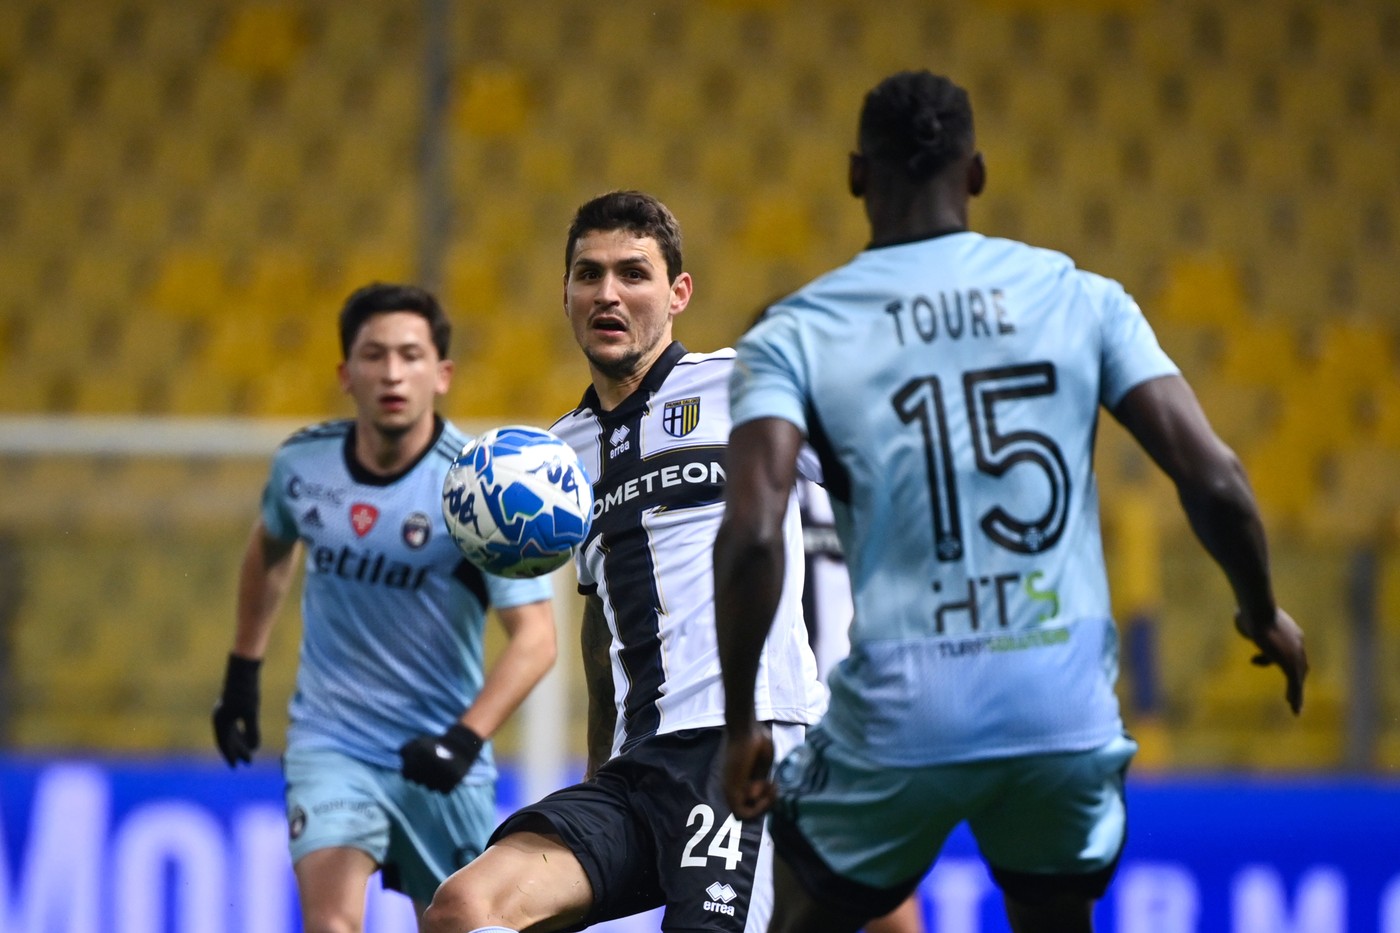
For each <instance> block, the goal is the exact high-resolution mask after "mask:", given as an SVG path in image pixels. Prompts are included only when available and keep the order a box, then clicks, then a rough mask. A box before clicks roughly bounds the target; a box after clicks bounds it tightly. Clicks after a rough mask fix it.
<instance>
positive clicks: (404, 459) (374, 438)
mask: <svg viewBox="0 0 1400 933" xmlns="http://www.w3.org/2000/svg"><path fill="white" fill-rule="evenodd" d="M434 430H435V419H434V418H433V417H432V416H431V415H429V416H428V417H426V418H421V419H419V420H418V422H416V423H415V424H414V425H413V426H412V427H410V428H409V429H408V430H407V431H404V432H402V433H397V432H385V431H381V430H380V429H379V428H378V427H377V426H376V425H375V424H374V423H373V422H370V421H367V420H365V419H363V418H361V419H357V420H356V422H355V459H356V460H357V461H358V462H359V464H360V466H362V467H364V468H365V469H366V470H368V471H369V472H371V473H374V474H377V475H379V476H392V475H394V474H395V473H402V472H403V471H404V470H405V469H407V468H408V467H409V466H410V465H411V464H412V463H414V462H415V461H416V460H417V459H418V458H419V457H421V456H422V455H423V451H424V450H425V449H427V446H428V445H429V444H430V443H432V440H433V433H434Z"/></svg>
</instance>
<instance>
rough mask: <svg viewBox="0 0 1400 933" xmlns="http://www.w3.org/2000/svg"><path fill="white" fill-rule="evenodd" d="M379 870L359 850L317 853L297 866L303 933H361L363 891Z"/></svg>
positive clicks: (339, 847)
mask: <svg viewBox="0 0 1400 933" xmlns="http://www.w3.org/2000/svg"><path fill="white" fill-rule="evenodd" d="M378 868H379V866H378V865H376V864H375V862H374V859H372V858H370V857H369V855H368V854H366V853H365V852H362V851H360V850H359V849H354V848H350V847H349V846H336V847H333V848H329V849H317V850H316V851H315V852H311V853H308V854H307V855H306V856H304V857H303V858H301V859H300V860H298V861H297V863H296V876H297V894H298V897H299V899H300V900H301V924H302V928H303V929H304V930H305V931H306V933H360V930H362V929H364V924H365V890H366V888H367V887H368V886H369V879H370V876H371V875H373V874H374V872H375V871H376V870H377V869H378Z"/></svg>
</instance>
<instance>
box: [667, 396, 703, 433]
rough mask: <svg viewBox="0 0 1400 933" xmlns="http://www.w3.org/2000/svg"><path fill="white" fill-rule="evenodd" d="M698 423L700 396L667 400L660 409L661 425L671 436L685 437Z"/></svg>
mask: <svg viewBox="0 0 1400 933" xmlns="http://www.w3.org/2000/svg"><path fill="white" fill-rule="evenodd" d="M699 423H700V396H698V395H697V396H695V397H694V398H683V399H677V400H676V401H674V402H667V403H666V407H665V408H663V409H662V410H661V426H662V427H663V428H665V429H666V433H667V434H669V435H671V436H672V437H685V436H686V435H687V434H689V433H690V432H691V431H694V430H695V426H696V425H697V424H699Z"/></svg>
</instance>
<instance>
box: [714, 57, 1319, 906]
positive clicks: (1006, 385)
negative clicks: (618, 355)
mask: <svg viewBox="0 0 1400 933" xmlns="http://www.w3.org/2000/svg"><path fill="white" fill-rule="evenodd" d="M985 178H986V174H985V169H984V167H983V161H982V156H981V155H980V154H979V153H978V152H977V150H976V147H975V143H974V137H973V126H972V109H971V105H970V104H969V102H968V98H967V94H966V93H965V92H964V91H963V90H962V89H961V88H959V87H958V86H957V85H956V84H954V83H953V82H951V81H949V80H948V79H947V78H944V77H940V76H936V75H933V74H930V73H929V72H927V71H920V72H903V73H900V74H896V75H893V76H892V77H890V78H888V79H886V80H885V81H883V82H881V83H880V84H879V85H878V86H877V87H875V88H874V89H873V90H872V91H871V92H870V93H869V94H868V95H867V97H866V99H865V103H864V107H863V109H862V112H861V116H860V123H859V137H858V150H857V152H856V153H855V154H853V155H852V157H851V160H850V190H851V192H852V194H853V195H855V196H856V197H858V198H861V199H863V200H864V202H865V210H866V215H867V217H868V219H869V222H870V229H871V241H870V245H869V247H868V248H867V249H866V250H865V251H863V252H862V253H860V254H859V255H858V256H856V257H855V258H854V259H853V260H851V261H850V262H848V263H847V264H846V265H844V266H842V267H840V268H838V269H836V270H835V271H833V272H830V273H828V274H826V275H824V276H821V277H820V278H818V279H816V280H815V281H813V282H811V283H809V284H808V285H807V286H805V287H804V288H802V289H800V290H799V291H798V292H796V293H795V294H793V295H792V296H790V297H788V298H786V299H784V300H782V301H779V302H778V303H777V304H775V305H774V306H773V307H772V308H771V309H770V310H769V312H768V314H767V315H766V316H765V317H764V319H763V320H762V321H761V322H760V323H759V324H758V325H757V326H756V327H754V328H753V329H752V330H751V331H750V332H749V333H748V334H747V335H746V336H745V337H744V338H743V340H741V341H740V343H739V345H738V347H737V351H738V360H737V362H736V364H735V369H734V377H733V381H732V383H731V407H732V413H733V422H734V425H735V427H734V429H733V432H732V434H731V436H730V443H729V461H728V462H729V484H728V488H727V493H726V510H725V517H724V522H723V524H722V527H721V530H720V533H719V536H718V538H717V540H716V544H715V551H714V562H715V587H716V595H715V604H716V606H715V609H716V611H715V617H716V619H717V620H718V622H719V626H720V631H719V637H720V660H721V664H722V666H723V671H724V673H723V677H724V683H725V688H726V730H727V737H728V743H727V746H726V748H727V751H726V763H725V781H726V790H727V793H728V795H729V801H730V804H731V806H732V807H733V808H734V811H735V812H736V813H738V814H740V815H742V816H745V817H747V816H751V815H753V814H755V813H760V812H763V811H764V810H766V809H767V808H769V807H770V806H772V807H773V811H772V815H771V818H770V820H771V824H772V831H773V836H774V840H775V846H776V852H777V857H776V858H775V868H774V876H775V886H776V895H775V897H776V904H775V910H774V920H773V924H772V927H771V929H772V930H774V931H782V933H799V931H800V933H823V931H833V933H836V931H842V933H844V931H854V930H856V929H858V928H859V927H860V925H861V924H862V922H864V921H865V920H867V919H868V918H870V917H874V916H878V915H880V914H882V913H883V912H885V911H887V910H889V909H890V908H891V907H893V906H894V905H895V904H898V903H899V902H900V901H901V900H902V899H903V898H904V897H905V896H906V895H908V893H909V892H910V891H911V890H913V888H914V886H915V885H916V884H917V883H918V881H919V879H920V878H921V877H922V876H923V874H924V872H925V871H926V870H927V869H928V868H929V866H930V865H931V864H932V863H933V861H934V860H935V859H936V858H937V856H938V852H939V849H940V847H941V846H942V845H943V842H944V840H945V839H946V838H947V835H948V833H949V832H950V831H951V830H952V829H953V828H954V827H955V826H956V825H957V824H958V823H960V822H963V821H966V822H967V823H968V824H969V827H970V828H971V830H972V833H973V835H974V836H975V837H976V839H977V843H978V846H979V848H980V850H981V853H982V855H983V857H984V858H985V859H986V861H987V863H988V865H989V867H990V869H991V873H992V875H993V877H994V878H995V880H996V882H997V884H998V885H999V886H1000V887H1001V890H1002V894H1003V900H1004V903H1005V906H1006V911H1007V914H1008V916H1009V918H1010V920H1011V925H1012V928H1013V929H1015V930H1017V931H1018V933H1028V931H1029V933H1041V931H1057V933H1079V931H1089V930H1091V929H1092V910H1093V904H1094V901H1095V900H1097V899H1098V898H1099V897H1100V896H1102V894H1103V892H1104V890H1105V889H1106V887H1107V885H1108V883H1109V881H1110V879H1111V877H1112V874H1113V870H1114V867H1115V866H1116V864H1117V861H1118V857H1119V854H1120V852H1121V850H1122V845H1123V840H1124V827H1125V812H1124V802H1123V774H1124V769H1125V767H1126V766H1127V764H1128V761H1129V760H1130V758H1131V757H1132V755H1133V752H1134V750H1135V745H1134V743H1133V742H1132V741H1131V739H1129V738H1128V737H1127V736H1126V735H1124V733H1123V725H1122V721H1121V719H1120V718H1119V712H1118V704H1117V701H1116V698H1115V695H1114V691H1113V685H1114V679H1115V677H1116V672H1117V658H1116V636H1115V630H1114V625H1113V621H1112V619H1111V618H1110V615H1109V599H1108V587H1107V583H1106V576H1105V572H1104V558H1103V549H1102V544H1101V542H1100V529H1099V514H1098V502H1097V497H1096V492H1095V486H1094V474H1093V470H1092V455H1093V445H1094V428H1095V424H1096V422H1097V419H1098V416H1099V409H1100V407H1103V408H1106V409H1108V411H1109V412H1110V413H1112V414H1113V416H1114V417H1116V418H1117V419H1118V420H1119V421H1121V422H1122V423H1123V424H1124V425H1125V426H1126V427H1127V429H1128V430H1129V432H1130V433H1131V434H1132V435H1133V436H1134V437H1135V438H1136V439H1137V441H1138V442H1139V443H1140V444H1141V445H1142V446H1143V448H1144V449H1145V450H1146V451H1147V453H1148V454H1149V455H1150V456H1151V457H1152V458H1153V459H1154V460H1155V461H1156V463H1157V464H1158V465H1159V466H1160V467H1161V468H1162V470H1163V471H1165V472H1166V474H1167V475H1168V476H1169V477H1170V478H1171V479H1172V481H1173V482H1174V483H1175V484H1176V487H1177V490H1178V493H1179V495H1180V500H1181V504H1182V507H1183V508H1184V510H1185V512H1186V514H1187V517H1188V518H1189V520H1190V522H1191V526H1192V528H1193V529H1194V530H1195V532H1196V534H1197V536H1198V537H1199V539H1200V541H1201V543H1202V544H1203V545H1204V546H1205V548H1206V550H1207V551H1208V552H1209V553H1210V555H1211V556H1212V557H1213V558H1214V559H1215V561H1216V562H1217V563H1218V564H1219V565H1220V567H1221V569H1222V570H1223V571H1224V573H1225V576H1226V577H1227V579H1228V580H1229V583H1230V585H1231V587H1232V589H1233V591H1234V595H1235V598H1236V600H1237V601H1238V611H1237V614H1236V616H1235V623H1236V627H1237V628H1238V630H1239V631H1240V632H1241V634H1243V635H1244V636H1245V637H1246V638H1248V639H1250V640H1252V641H1253V642H1254V643H1255V645H1256V646H1257V648H1258V655H1257V657H1256V659H1255V660H1256V662H1257V663H1260V664H1277V665H1278V666H1279V667H1281V668H1282V670H1283V672H1284V674H1285V677H1286V681H1287V685H1286V694H1285V696H1286V700H1287V702H1288V704H1289V706H1290V707H1291V708H1292V709H1293V711H1294V712H1295V713H1297V712H1298V711H1299V710H1300V708H1301V705H1302V699H1303V681H1304V677H1305V675H1306V673H1307V660H1306V656H1305V654H1304V651H1303V637H1302V632H1301V631H1300V630H1299V628H1298V626H1297V625H1296V624H1295V623H1294V621H1293V620H1292V619H1291V618H1290V617H1289V616H1288V614H1287V613H1285V612H1284V611H1283V610H1281V609H1279V608H1278V607H1277V606H1276V604H1275V602H1274V596H1273V591H1272V586H1271V583H1270V575H1269V567H1268V560H1267V555H1266V549H1265V539H1264V532H1263V529H1262V526H1261V523H1260V520H1259V514H1258V510H1257V508H1256V505H1255V501H1254V497H1253V494H1252V493H1251V492H1250V488H1249V484H1248V482H1247V480H1246V478H1245V475H1244V472H1243V470H1242V468H1241V466H1240V463H1239V460H1238V459H1237V458H1236V457H1235V455H1234V453H1233V452H1231V450H1230V449H1229V448H1228V447H1227V446H1226V445H1225V444H1224V443H1223V442H1222V441H1221V440H1220V439H1219V438H1218V437H1217V436H1216V435H1215V433H1214V431H1212V429H1211V427H1210V425H1209V423H1208V422H1207V420H1206V417H1205V415H1204V414H1203V413H1202V411H1201V408H1200V405H1199V404H1198V403H1197V401H1196V398H1195V396H1194V395H1193V394H1192V392H1191V389H1190V388H1189V387H1188V385H1187V384H1186V382H1185V381H1184V380H1183V379H1182V378H1181V376H1180V374H1179V372H1178V371H1177V368H1176V367H1175V366H1174V365H1173V364H1172V362H1171V360H1169V359H1168V358H1167V356H1166V355H1165V354H1164V353H1163V352H1162V350H1161V349H1160V348H1159V346H1158V344H1157V341H1156V338H1155V336H1154V335H1153V333H1152V330H1151V328H1150V327H1149V326H1148V324H1147V322H1146V320H1145V319H1144V318H1143V315H1142V313H1141V312H1140V311H1139V309H1138V307H1137V305H1136V304H1135V303H1134V302H1133V300H1132V299H1131V298H1130V297H1128V295H1127V294H1126V293H1125V292H1124V290H1123V288H1122V287H1121V286H1120V285H1118V284H1117V283H1116V282H1113V281H1111V280H1109V279H1105V278H1102V277H1100V276H1097V275H1094V274H1092V273H1089V272H1085V271H1081V270H1079V269H1077V268H1075V266H1074V264H1073V263H1072V262H1071V261H1070V260H1069V259H1068V258H1067V257H1065V256H1063V255H1061V254H1059V253H1054V252H1050V251H1048V250H1043V249H1036V248H1033V247H1031V246H1027V245H1025V244H1023V243H1018V242H1013V241H1009V240H1002V239H993V238H989V237H985V236H982V235H980V234H978V233H975V232H972V231H970V230H969V229H968V225H967V218H968V202H969V199H970V198H971V197H973V196H975V195H977V194H979V193H980V192H981V191H982V187H983V184H984V181H985ZM804 439H805V440H807V441H810V443H811V444H812V446H813V447H815V448H816V449H817V451H818V453H819V455H820V457H821V459H822V461H823V472H824V476H825V484H826V488H827V490H828V491H829V492H830V494H831V497H832V500H833V508H834V512H835V521H836V528H837V534H838V537H839V539H840V542H841V545H842V547H843V550H844V551H845V554H846V557H847V561H848V563H849V567H850V574H851V578H852V588H853V593H854V602H855V620H854V623H853V625H852V629H851V643H852V647H851V652H850V655H849V656H848V657H847V658H846V659H845V660H844V661H842V662H840V664H839V665H838V666H837V668H836V670H835V672H834V673H833V674H832V675H831V677H830V686H831V703H830V707H829V709H828V712H827V714H826V716H825V717H824V718H823V720H822V722H821V723H820V724H819V725H818V726H816V727H815V728H813V729H812V730H810V731H809V733H808V735H807V739H806V741H805V742H804V744H803V746H801V747H800V748H799V749H798V750H797V751H795V752H794V753H792V754H791V755H790V756H788V757H787V758H786V759H785V760H784V761H783V762H782V763H781V765H780V766H779V767H778V769H777V773H776V778H775V779H774V778H770V774H769V772H770V765H771V763H772V759H773V751H772V745H771V743H770V742H769V740H768V738H767V735H766V731H765V729H764V728H763V726H762V724H761V723H759V722H758V721H757V719H756V718H755V716H754V714H753V708H752V702H751V697H752V695H753V682H754V681H753V677H754V671H755V659H756V658H757V656H758V651H757V647H758V645H760V644H761V643H762V641H763V638H764V635H765V633H766V632H767V630H768V626H769V624H770V620H771V618H772V614H773V607H774V605H775V603H776V600H777V594H778V582H779V581H780V580H781V578H782V568H783V560H784V558H783V549H782V547H781V537H780V536H779V535H778V534H777V531H776V530H777V528H778V527H779V525H780V522H781V521H782V518H783V515H784V513H785V511H786V510H787V508H788V497H789V490H790V489H791V487H792V483H793V479H794V464H795V462H796V460H797V455H798V450H799V446H800V445H801V444H802V442H803V441H804Z"/></svg>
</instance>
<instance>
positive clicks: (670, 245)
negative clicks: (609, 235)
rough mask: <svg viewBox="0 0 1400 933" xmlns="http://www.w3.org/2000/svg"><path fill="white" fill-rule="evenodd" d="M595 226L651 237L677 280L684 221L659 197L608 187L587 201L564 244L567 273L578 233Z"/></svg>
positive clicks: (668, 276) (669, 275)
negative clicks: (605, 192)
mask: <svg viewBox="0 0 1400 933" xmlns="http://www.w3.org/2000/svg"><path fill="white" fill-rule="evenodd" d="M596 230H603V231H607V230H626V231H627V232H628V233H630V234H632V235H633V236H637V237H651V238H652V239H653V240H655V241H656V245H657V246H659V247H660V248H661V256H662V258H663V259H665V260H666V280H667V281H668V282H674V281H675V280H676V277H677V276H678V275H680V274H681V272H682V271H683V270H682V265H681V225H680V223H678V222H677V221H676V218H675V215H674V214H672V213H671V211H670V209H669V208H667V207H666V205H665V204H662V203H661V201H659V200H658V199H657V198H654V197H652V196H651V195H649V194H645V193H644V192H641V191H609V192H608V193H607V194H602V195H599V196H598V197H596V198H594V199H593V200H591V201H589V202H588V203H587V204H584V205H583V206H582V207H580V208H579V209H578V211H577V212H576V213H575V214H574V222H573V223H571V224H570V225H569V242H568V244H567V245H566V246H565V247H564V274H565V275H566V276H567V275H568V274H569V270H570V268H572V267H573V263H574V246H575V245H576V244H577V243H578V240H579V237H581V236H583V235H584V234H585V233H590V232H593V231H596Z"/></svg>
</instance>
